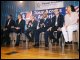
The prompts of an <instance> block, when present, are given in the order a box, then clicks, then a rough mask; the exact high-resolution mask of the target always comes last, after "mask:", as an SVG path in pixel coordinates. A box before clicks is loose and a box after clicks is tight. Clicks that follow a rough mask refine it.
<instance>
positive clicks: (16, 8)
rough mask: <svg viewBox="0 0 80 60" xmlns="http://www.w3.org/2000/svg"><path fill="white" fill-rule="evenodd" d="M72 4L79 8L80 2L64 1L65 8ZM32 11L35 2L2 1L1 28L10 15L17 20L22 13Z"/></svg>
mask: <svg viewBox="0 0 80 60" xmlns="http://www.w3.org/2000/svg"><path fill="white" fill-rule="evenodd" d="M70 4H72V5H74V6H79V1H64V6H65V7H66V6H68V5H70ZM32 10H35V4H34V1H23V3H20V2H19V1H1V26H4V25H5V22H6V19H7V15H8V14H12V15H13V19H14V20H16V19H17V15H18V14H19V13H20V12H25V11H26V12H27V11H32Z"/></svg>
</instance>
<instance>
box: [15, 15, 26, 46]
mask: <svg viewBox="0 0 80 60" xmlns="http://www.w3.org/2000/svg"><path fill="white" fill-rule="evenodd" d="M15 31H16V33H17V34H20V33H24V31H25V20H23V19H22V15H21V14H19V15H18V19H17V20H16V28H15ZM19 38H20V35H18V36H17V41H16V46H18V45H19V40H20V39H19Z"/></svg>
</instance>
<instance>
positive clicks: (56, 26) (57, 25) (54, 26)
mask: <svg viewBox="0 0 80 60" xmlns="http://www.w3.org/2000/svg"><path fill="white" fill-rule="evenodd" d="M54 14H55V16H54V17H52V23H51V27H50V28H49V29H48V30H47V32H46V37H47V38H46V39H47V40H48V37H50V38H51V39H54V40H53V42H57V43H59V38H60V36H61V27H63V23H64V16H63V15H61V14H60V12H59V9H54ZM54 31H57V38H55V37H54V35H53V33H54Z"/></svg>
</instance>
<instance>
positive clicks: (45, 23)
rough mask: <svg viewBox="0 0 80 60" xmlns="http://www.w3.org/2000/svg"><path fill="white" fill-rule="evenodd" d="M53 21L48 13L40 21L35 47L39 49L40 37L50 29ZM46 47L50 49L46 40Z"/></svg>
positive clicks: (36, 32)
mask: <svg viewBox="0 0 80 60" xmlns="http://www.w3.org/2000/svg"><path fill="white" fill-rule="evenodd" d="M50 24H51V20H50V19H49V18H48V15H47V12H44V13H43V18H42V19H41V20H40V23H39V27H40V28H39V29H37V30H36V31H35V45H34V46H35V47H39V35H40V33H41V32H44V35H45V32H46V31H47V29H48V28H49V27H50ZM45 46H46V47H48V41H47V40H46V39H45Z"/></svg>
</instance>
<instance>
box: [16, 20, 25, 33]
mask: <svg viewBox="0 0 80 60" xmlns="http://www.w3.org/2000/svg"><path fill="white" fill-rule="evenodd" d="M18 22H19V21H18V20H16V27H20V29H19V30H18V31H17V33H21V32H22V33H23V32H24V30H25V20H21V22H20V23H19V24H18Z"/></svg>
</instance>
